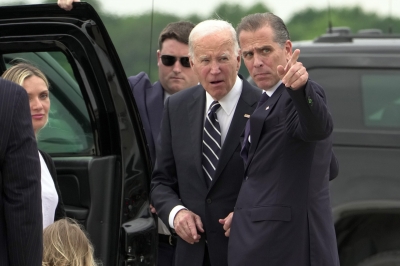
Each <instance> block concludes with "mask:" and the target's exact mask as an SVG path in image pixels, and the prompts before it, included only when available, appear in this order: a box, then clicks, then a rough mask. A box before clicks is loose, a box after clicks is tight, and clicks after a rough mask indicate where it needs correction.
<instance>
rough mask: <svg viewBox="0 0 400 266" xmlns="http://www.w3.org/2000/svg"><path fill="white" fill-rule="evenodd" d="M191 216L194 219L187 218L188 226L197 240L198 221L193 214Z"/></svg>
mask: <svg viewBox="0 0 400 266" xmlns="http://www.w3.org/2000/svg"><path fill="white" fill-rule="evenodd" d="M190 218H192V219H189V220H187V227H188V228H189V230H190V234H191V235H192V237H193V239H194V240H196V239H197V226H196V221H195V218H194V217H193V216H191V217H190Z"/></svg>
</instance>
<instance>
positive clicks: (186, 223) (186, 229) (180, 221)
mask: <svg viewBox="0 0 400 266" xmlns="http://www.w3.org/2000/svg"><path fill="white" fill-rule="evenodd" d="M174 228H175V232H176V233H177V234H178V235H179V236H180V237H181V238H182V239H183V240H185V241H186V242H188V243H189V244H194V243H197V242H199V240H200V238H201V236H200V235H199V234H198V233H197V231H199V232H201V233H204V229H203V223H202V222H201V219H200V216H198V215H197V214H194V213H193V212H191V211H189V210H185V209H182V210H180V211H179V212H178V213H177V214H176V215H175V218H174Z"/></svg>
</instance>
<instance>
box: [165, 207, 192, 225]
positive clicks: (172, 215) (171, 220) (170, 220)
mask: <svg viewBox="0 0 400 266" xmlns="http://www.w3.org/2000/svg"><path fill="white" fill-rule="evenodd" d="M180 210H187V209H186V208H185V207H184V206H182V205H177V206H175V207H174V208H173V209H172V210H171V212H170V213H169V218H168V223H169V226H170V227H171V228H173V229H175V227H174V219H175V216H176V214H177V213H178V212H179V211H180Z"/></svg>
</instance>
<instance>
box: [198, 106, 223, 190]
mask: <svg viewBox="0 0 400 266" xmlns="http://www.w3.org/2000/svg"><path fill="white" fill-rule="evenodd" d="M220 107H221V105H220V104H219V102H217V101H213V102H212V103H211V105H210V108H209V109H208V112H207V116H206V120H205V122H204V132H203V158H202V166H203V171H204V177H205V179H206V183H207V186H208V187H209V186H210V185H211V182H212V179H213V177H214V174H215V170H216V169H217V165H218V161H219V155H220V153H221V129H220V126H219V122H218V118H217V114H216V113H215V112H216V111H217V110H218V108H220Z"/></svg>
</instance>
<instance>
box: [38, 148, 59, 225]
mask: <svg viewBox="0 0 400 266" xmlns="http://www.w3.org/2000/svg"><path fill="white" fill-rule="evenodd" d="M39 158H40V170H41V183H42V214H43V229H45V228H46V227H47V226H49V225H50V224H52V223H54V215H55V213H56V208H57V205H58V194H57V190H56V187H55V185H54V181H53V178H52V177H51V174H50V172H49V169H48V168H47V165H46V162H45V161H44V159H43V157H42V155H41V154H40V152H39Z"/></svg>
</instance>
